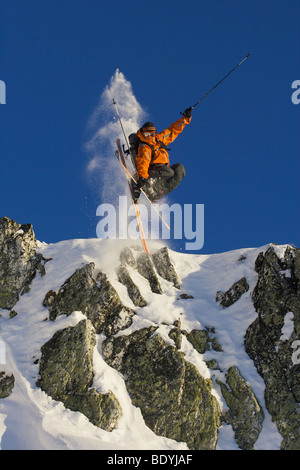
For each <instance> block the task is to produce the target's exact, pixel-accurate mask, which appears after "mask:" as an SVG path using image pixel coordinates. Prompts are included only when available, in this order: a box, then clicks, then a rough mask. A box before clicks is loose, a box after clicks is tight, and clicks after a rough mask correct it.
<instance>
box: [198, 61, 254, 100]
mask: <svg viewBox="0 0 300 470" xmlns="http://www.w3.org/2000/svg"><path fill="white" fill-rule="evenodd" d="M251 54H252V52H249V54H247V55H246V57H244V59H243V60H241V62H239V63H238V64H237V65H236V66H235V67H234V68H233V69H232V70H230V72H228V74H227V75H225V77H223V78H222V80H220V81H219V82H218V83H217V84H216V85H215V86H214V87H212V89H211V90H209V91H208V92H207V93H206V94H205V95H204V96H202V98H200V100H199V101H197V103H195V104H194V106H191V108H192V109H194V108H195V107H196V106H197V105H198V104H199V103H200V102H201V101H202V100H204V98H206V97H207V95H209V94H210V93H211V92H212V91H213V90H214V89H215V88H217V86H218V85H220V83H222V82H223V80H225V78H227V77H228V76H229V75H230V74H231V73H232V72H233V71H234V70H235V69H237V68H238V67H239V66H240V65H241V64H242V63H243V62H244V61H245V60H246V59H248V57H250V55H251Z"/></svg>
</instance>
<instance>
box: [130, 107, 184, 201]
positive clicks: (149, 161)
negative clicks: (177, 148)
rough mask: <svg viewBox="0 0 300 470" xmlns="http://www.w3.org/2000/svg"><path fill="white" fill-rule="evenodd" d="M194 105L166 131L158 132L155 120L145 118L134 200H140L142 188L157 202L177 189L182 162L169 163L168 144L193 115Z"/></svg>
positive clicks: (141, 129) (139, 135)
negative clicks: (150, 120) (153, 121)
mask: <svg viewBox="0 0 300 470" xmlns="http://www.w3.org/2000/svg"><path fill="white" fill-rule="evenodd" d="M192 109H193V108H192V107H190V108H187V109H186V110H185V111H184V113H183V115H182V117H181V118H180V119H178V120H177V121H176V122H174V123H173V124H171V125H170V127H168V128H167V129H165V130H164V131H162V132H160V133H157V132H156V129H155V125H154V124H153V123H152V122H146V123H145V124H144V125H143V126H142V127H141V128H140V129H139V131H138V132H137V136H138V138H139V147H138V152H137V155H136V166H137V177H136V181H133V180H132V182H131V192H132V197H133V200H134V202H136V203H137V202H138V199H139V197H140V194H141V188H142V189H143V191H144V192H145V193H146V194H147V196H148V197H149V199H150V200H151V202H156V201H158V200H159V199H160V198H162V197H163V196H165V195H166V194H168V193H170V192H171V191H173V189H175V188H176V187H177V186H178V185H179V184H180V183H181V181H182V179H183V177H184V176H185V168H184V166H183V165H182V164H181V163H176V164H175V165H172V166H170V161H169V155H168V152H167V150H168V149H167V145H168V144H170V143H171V142H173V141H174V140H175V139H176V137H178V135H179V134H180V133H181V132H182V131H183V129H184V127H185V126H186V124H189V123H190V122H191V119H192Z"/></svg>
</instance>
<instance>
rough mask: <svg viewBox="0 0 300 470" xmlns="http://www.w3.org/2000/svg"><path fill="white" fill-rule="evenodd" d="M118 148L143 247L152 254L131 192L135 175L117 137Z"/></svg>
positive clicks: (118, 155) (117, 154)
mask: <svg viewBox="0 0 300 470" xmlns="http://www.w3.org/2000/svg"><path fill="white" fill-rule="evenodd" d="M117 149H118V150H117V152H116V156H117V158H118V160H119V162H120V163H121V165H122V167H123V170H124V173H125V175H126V179H127V182H128V187H129V191H130V195H131V199H132V204H133V206H134V210H135V215H136V219H137V222H138V226H139V231H140V236H141V241H142V245H143V248H144V250H145V252H146V253H147V254H148V255H149V256H150V253H149V250H148V246H147V242H146V237H145V233H144V229H143V224H142V220H141V216H140V211H139V208H138V205H137V204H136V203H135V202H134V200H133V197H132V193H131V186H130V178H133V176H132V175H131V173H130V171H129V170H128V168H127V165H126V160H125V157H124V153H123V150H122V147H121V142H120V139H117Z"/></svg>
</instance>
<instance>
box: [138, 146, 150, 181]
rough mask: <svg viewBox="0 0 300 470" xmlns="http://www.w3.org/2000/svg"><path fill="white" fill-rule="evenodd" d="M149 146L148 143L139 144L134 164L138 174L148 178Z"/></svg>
mask: <svg viewBox="0 0 300 470" xmlns="http://www.w3.org/2000/svg"><path fill="white" fill-rule="evenodd" d="M151 154H152V152H151V148H150V147H149V145H146V144H145V145H143V144H140V146H139V150H138V153H137V156H136V166H137V171H138V175H139V176H141V177H142V178H148V176H149V173H148V170H149V165H150V163H151Z"/></svg>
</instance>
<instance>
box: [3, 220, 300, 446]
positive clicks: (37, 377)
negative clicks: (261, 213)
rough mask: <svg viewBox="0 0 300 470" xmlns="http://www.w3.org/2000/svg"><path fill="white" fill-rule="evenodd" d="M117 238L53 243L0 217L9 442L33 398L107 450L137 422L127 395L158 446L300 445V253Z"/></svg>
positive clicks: (5, 441)
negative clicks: (142, 243) (78, 420)
mask: <svg viewBox="0 0 300 470" xmlns="http://www.w3.org/2000/svg"><path fill="white" fill-rule="evenodd" d="M111 242H112V241H108V240H107V241H102V240H90V241H88V240H87V241H76V240H75V241H69V242H61V244H56V245H55V244H53V245H46V244H41V243H40V242H37V240H36V238H35V235H34V232H33V229H32V226H31V225H30V224H26V225H20V224H18V223H17V222H15V221H12V220H10V219H9V218H7V217H4V218H2V219H0V249H1V252H0V274H1V275H0V308H1V310H0V343H1V344H2V348H6V349H5V354H6V357H5V358H4V354H2V364H1V361H0V399H1V401H0V407H1V405H3V406H2V408H3V409H6V408H5V406H6V407H7V410H8V411H7V413H8V414H7V415H6V414H5V413H4V414H3V415H2V420H1V419H0V440H1V436H2V445H3V447H4V448H5V446H7V447H9V446H10V444H9V442H10V441H9V439H8V435H9V433H11V434H12V435H13V434H14V431H13V425H11V426H12V429H9V423H13V421H14V420H13V418H12V416H11V415H10V414H9V413H11V414H13V413H14V411H13V409H11V408H10V403H11V402H10V400H11V401H14V400H15V401H16V400H17V401H18V403H19V406H20V408H21V409H23V410H24V408H22V407H23V406H24V407H25V405H23V402H22V399H21V398H20V397H22V396H23V395H24V393H25V394H26V393H27V394H28V393H30V396H31V395H32V394H39V395H38V397H39V398H38V400H41V402H43V400H45V399H47V400H50V402H51V404H52V405H51V412H52V413H53V409H55V406H56V405H55V404H60V405H61V406H62V407H63V409H64V410H66V412H67V410H69V411H68V416H73V415H72V412H77V413H79V414H81V415H82V416H84V418H85V419H86V420H87V421H88V422H89V423H90V427H89V435H93V433H94V435H95V436H97V439H100V441H101V442H104V444H103V445H102V447H101V448H106V447H105V442H110V445H109V446H108V447H107V448H113V446H116V447H115V448H119V447H118V439H120V437H119V438H118V437H116V438H114V437H112V438H111V439H110V438H109V437H107V436H118V432H119V436H120V432H121V430H122V429H123V428H124V427H125V424H124V423H127V424H126V426H127V429H128V427H130V426H131V427H132V428H134V427H135V426H137V428H138V424H135V422H132V421H130V420H129V419H128V405H124V403H125V395H128V400H129V402H130V406H131V407H133V408H132V409H134V410H138V413H139V417H138V418H136V420H137V421H136V423H142V426H144V427H145V429H146V428H147V429H149V430H150V431H151V433H153V436H154V439H158V440H157V441H153V442H156V444H152V445H153V446H156V445H157V444H159V445H160V443H161V445H162V446H164V445H167V446H168V448H178V447H176V446H178V445H179V446H183V447H179V448H186V449H190V450H202V449H210V450H213V449H222V448H236V449H238V448H240V449H245V450H250V449H256V448H258V449H262V448H282V449H300V433H299V428H300V413H299V411H300V407H299V402H300V352H299V351H300V347H299V346H300V250H299V249H298V248H295V247H292V246H290V245H287V246H284V247H282V246H281V247H278V246H276V245H268V246H267V247H263V248H261V249H248V250H237V251H235V252H230V253H228V254H221V255H212V256H205V255H202V256H201V255H179V254H177V253H174V252H172V251H170V250H168V249H167V248H166V247H163V246H153V247H151V253H152V255H151V257H148V255H146V254H145V253H144V252H143V251H141V250H140V248H139V247H136V246H134V245H133V244H127V245H125V244H124V243H123V245H121V244H120V243H118V241H113V242H115V243H114V244H111ZM105 244H106V247H107V248H106V247H105V248H104V245H105ZM112 248H113V249H112ZM111 249H112V251H110V250H111ZM0 359H1V355H0ZM109 377H116V379H115V380H116V381H118V384H120V385H118V387H117V386H115V385H114V384H115V383H116V382H115V381H114V380H112V381H110V378H109ZM25 382H26V383H25ZM28 389H30V392H29V391H28ZM26 390H27V391H26ZM126 399H127V398H126ZM39 403H40V402H39ZM47 403H49V402H47ZM126 403H127V402H126ZM47 406H48V408H47V407H46V405H45V404H44V402H43V405H40V408H39V413H40V414H41V415H43V416H44V413H47V412H48V413H49V406H50V405H47ZM45 407H46V408H47V411H45ZM59 410H60V411H59V413H61V408H59ZM16 412H17V411H16ZM32 413H33V415H34V412H32ZM134 413H136V411H134ZM6 416H8V417H7V418H6ZM26 416H27V419H28V414H26ZM0 418H1V408H0ZM24 419H25V418H24ZM68 419H69V418H68ZM72 419H73V418H72ZM43 420H44V421H43V422H45V421H46V418H45V417H44V418H43ZM129 421H130V426H129V424H128V422H129ZM1 423H2V428H1ZM22 426H24V427H25V426H26V423H23V424H22ZM43 426H45V423H44V424H43ZM61 426H62V431H61V434H63V429H64V426H63V424H62V425H61ZM51 429H52V428H51ZM93 429H94V431H93ZM97 429H99V430H101V431H99V432H101V437H100V438H99V433H98V431H97ZM131 431H132V430H131ZM150 431H149V432H150ZM53 432H54V431H53V430H50V427H49V426H48V427H47V433H48V434H49V433H50V434H51V435H52V436H53ZM65 432H66V431H65ZM127 432H128V431H127ZM83 434H84V433H83ZM55 435H57V434H55ZM151 435H152V434H151ZM229 435H230V436H231V437H230V442H231V444H230V445H231V447H230V445H229V444H228V439H229V438H228V437H226V436H229ZM6 436H7V437H6ZM85 436H86V432H85ZM155 436H157V437H155ZM85 438H86V437H85ZM163 438H165V439H163ZM76 439H78V440H79V441H80V436H79V437H77V438H76ZM159 439H160V440H159ZM61 440H62V438H61V437H60V440H59V439H58V441H59V442H61ZM272 440H273V443H270V442H271V441H272ZM20 442H23V441H22V439H21V441H20ZM27 442H28V441H27ZM64 442H66V438H65V440H64ZM166 443H167V444H166ZM19 445H20V446H23V448H26V446H28V444H24V443H23V444H19ZM41 445H42V444H41ZM51 445H52V446H54V448H55V444H53V443H52V444H51ZM59 445H60V444H57V446H58V447H59ZM84 445H85V444H82V446H83V447H84ZM124 445H126V448H134V444H131V446H132V447H130V444H128V443H126V444H124ZM172 446H173V447H172ZM272 446H273V447H272ZM276 446H277V447H276ZM162 448H164V447H162Z"/></svg>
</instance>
